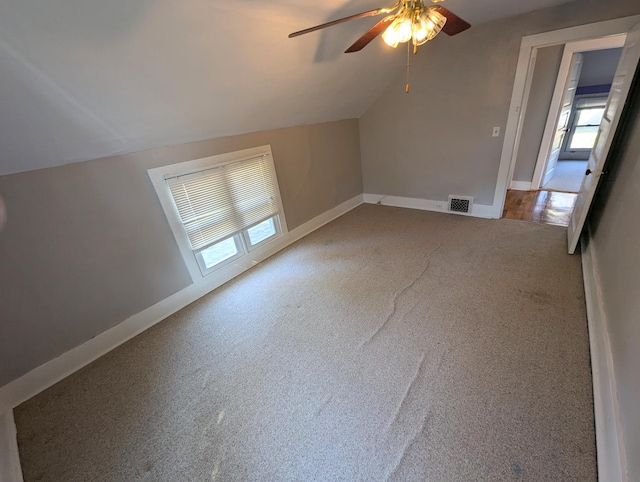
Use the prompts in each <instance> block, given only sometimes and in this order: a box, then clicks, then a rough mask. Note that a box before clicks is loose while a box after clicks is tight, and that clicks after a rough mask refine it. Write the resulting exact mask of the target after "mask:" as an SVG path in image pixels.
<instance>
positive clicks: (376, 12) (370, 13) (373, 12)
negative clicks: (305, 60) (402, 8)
mask: <svg viewBox="0 0 640 482" xmlns="http://www.w3.org/2000/svg"><path fill="white" fill-rule="evenodd" d="M397 7H398V4H396V5H395V6H393V7H391V8H376V9H375V10H369V11H367V12H362V13H356V14H355V15H349V16H348V17H344V18H339V19H338V20H333V21H331V22H327V23H323V24H320V25H316V26H315V27H310V28H305V29H304V30H299V31H297V32H293V33H290V34H289V38H293V37H298V36H300V35H304V34H306V33H311V32H315V31H316V30H321V29H323V28H327V27H333V26H334V25H338V24H340V23H344V22H349V21H350V20H356V19H358V18H365V17H374V16H376V15H380V14H382V13H389V12H390V11H392V10H395V9H396V8H397Z"/></svg>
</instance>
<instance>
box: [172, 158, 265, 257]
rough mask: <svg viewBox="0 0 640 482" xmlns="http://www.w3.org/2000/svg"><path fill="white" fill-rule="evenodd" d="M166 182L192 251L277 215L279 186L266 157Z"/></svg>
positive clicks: (177, 177) (226, 165)
mask: <svg viewBox="0 0 640 482" xmlns="http://www.w3.org/2000/svg"><path fill="white" fill-rule="evenodd" d="M165 181H166V182H167V185H168V186H169V189H170V191H171V195H172V196H173V200H174V201H175V203H176V207H177V208H178V213H179V214H180V219H181V221H182V224H183V225H184V228H185V231H186V232H187V235H188V236H189V241H190V243H191V249H193V250H197V249H200V248H203V247H205V246H208V245H210V244H213V243H215V242H216V241H219V240H221V239H224V238H226V237H228V236H231V235H234V234H236V233H238V232H240V231H242V230H244V229H247V228H248V227H250V226H252V225H254V224H256V223H258V222H260V221H263V220H265V219H267V218H269V217H271V216H274V215H275V214H278V203H277V200H276V183H275V179H274V176H273V173H272V170H271V168H270V160H269V157H268V156H267V155H266V154H265V155H261V156H259V157H255V158H251V159H247V160H243V161H238V162H233V163H230V164H224V165H221V166H216V167H213V168H209V169H205V170H203V171H199V172H195V173H190V174H186V175H182V176H175V177H168V178H165Z"/></svg>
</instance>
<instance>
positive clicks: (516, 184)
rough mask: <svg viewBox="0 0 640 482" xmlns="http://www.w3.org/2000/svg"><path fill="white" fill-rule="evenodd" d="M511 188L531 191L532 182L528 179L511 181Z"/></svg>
mask: <svg viewBox="0 0 640 482" xmlns="http://www.w3.org/2000/svg"><path fill="white" fill-rule="evenodd" d="M509 189H513V190H514V191H531V183H530V182H526V181H511V184H509Z"/></svg>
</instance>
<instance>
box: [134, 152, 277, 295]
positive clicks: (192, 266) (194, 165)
mask: <svg viewBox="0 0 640 482" xmlns="http://www.w3.org/2000/svg"><path fill="white" fill-rule="evenodd" d="M261 155H265V156H266V157H267V159H268V161H269V162H268V164H269V169H270V173H271V176H272V178H273V183H274V186H275V191H276V203H277V206H278V213H277V214H276V215H275V216H274V217H275V218H276V225H277V226H278V228H279V229H278V233H277V234H276V235H274V236H271V237H269V238H267V239H265V240H263V242H261V243H258V244H256V245H254V246H251V248H250V243H248V242H247V241H245V235H244V231H246V229H250V228H251V227H252V226H249V227H248V228H246V229H245V230H242V231H240V232H238V233H236V234H234V235H233V236H229V237H233V238H235V242H236V247H237V248H239V249H238V250H239V251H241V253H239V254H237V255H234V256H232V257H231V258H229V259H226V260H224V261H223V262H221V263H219V264H217V265H215V266H213V267H211V268H206V265H205V264H204V259H203V258H202V254H200V253H201V252H202V251H204V250H206V249H207V248H209V247H211V246H213V245H214V244H216V243H217V242H222V241H224V239H222V240H218V241H216V243H212V244H210V245H208V246H205V247H202V248H198V249H197V250H192V249H191V244H190V241H189V237H188V235H187V233H186V231H185V229H184V226H183V224H182V220H181V218H180V214H179V213H178V209H177V207H176V204H175V202H174V200H173V196H172V195H171V192H170V189H169V186H168V185H167V183H166V181H165V178H169V177H174V176H179V175H185V174H190V173H195V172H198V171H202V170H205V169H209V168H212V167H219V166H222V165H224V164H232V163H235V162H241V161H245V160H248V159H252V158H255V157H258V156H261ZM147 173H148V175H149V178H150V179H151V182H152V184H153V186H154V188H155V190H156V194H157V196H158V200H159V201H160V204H161V206H162V208H163V211H164V213H165V216H166V218H167V221H168V223H169V227H170V228H171V231H172V233H173V236H174V238H175V240H176V243H177V245H178V248H179V250H180V253H181V255H182V259H183V260H184V262H185V265H186V266H187V269H188V271H189V273H190V275H191V278H192V281H194V282H200V281H201V280H203V279H205V278H207V279H211V282H214V283H215V279H217V278H220V279H223V278H229V277H228V276H227V274H228V273H229V272H232V271H234V270H235V271H238V270H239V271H238V274H239V273H240V272H242V271H244V270H245V269H247V268H248V267H250V266H252V265H253V264H255V263H256V262H257V260H258V259H263V258H264V257H266V256H265V253H269V252H271V251H274V252H275V251H277V250H278V249H275V247H274V246H271V245H272V241H275V240H277V239H279V238H282V237H284V235H286V234H287V233H288V229H287V222H286V218H285V213H284V209H283V206H282V197H281V194H280V186H279V184H278V177H277V175H276V170H275V164H274V161H273V154H272V152H271V146H270V145H265V146H259V147H254V148H250V149H243V150H241V151H235V152H229V153H225V154H219V155H215V156H210V157H205V158H201V159H195V160H190V161H184V162H178V163H175V164H170V165H166V166H161V167H157V168H152V169H148V170H147ZM256 224H259V223H256ZM254 225H255V224H254ZM229 237H227V238H225V239H229ZM275 244H278V243H275ZM267 255H268V254H267ZM215 272H222V273H221V274H220V275H219V276H218V275H214V273H215ZM231 277H232V276H231Z"/></svg>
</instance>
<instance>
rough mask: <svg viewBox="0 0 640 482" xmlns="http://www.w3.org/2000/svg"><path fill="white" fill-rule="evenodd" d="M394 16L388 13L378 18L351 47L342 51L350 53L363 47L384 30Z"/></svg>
mask: <svg viewBox="0 0 640 482" xmlns="http://www.w3.org/2000/svg"><path fill="white" fill-rule="evenodd" d="M395 17H396V16H395V15H390V16H388V17H385V18H383V19H382V20H380V21H379V22H378V23H376V24H375V25H374V26H373V27H371V28H370V29H369V31H368V32H366V33H365V34H364V35H363V36H362V37H360V38H359V39H358V40H356V41H355V42H354V43H353V45H352V46H351V47H349V48H348V49H347V50H345V51H344V53H345V54H350V53H352V52H358V51H360V50H362V49H363V48H365V47H366V46H367V45H368V44H369V42H371V41H372V40H373V39H374V38H376V37H377V36H378V35H380V34H381V33H382V32H384V31H385V30H386V28H387V27H388V26H389V25H390V24H391V22H392V21H393V19H394V18H395Z"/></svg>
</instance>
